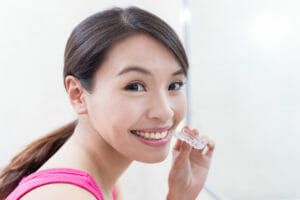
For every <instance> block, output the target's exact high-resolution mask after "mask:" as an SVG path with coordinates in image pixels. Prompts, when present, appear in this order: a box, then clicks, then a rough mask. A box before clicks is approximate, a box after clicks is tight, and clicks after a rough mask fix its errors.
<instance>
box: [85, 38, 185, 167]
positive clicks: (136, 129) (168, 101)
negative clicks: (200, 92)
mask: <svg viewBox="0 0 300 200" xmlns="http://www.w3.org/2000/svg"><path fill="white" fill-rule="evenodd" d="M184 81H185V75H184V73H183V69H182V67H180V65H179V63H178V62H177V60H176V58H175V57H174V55H173V54H172V53H171V52H170V51H169V50H168V49H167V48H166V47H164V46H163V45H162V44H161V43H159V42H158V41H157V40H155V39H153V38H152V37H150V36H147V35H145V34H137V35H133V36H130V37H127V38H125V39H123V40H121V41H120V42H118V43H117V44H115V45H113V46H112V48H111V49H110V50H109V52H108V55H107V58H106V60H105V61H104V63H103V64H102V65H101V67H100V69H99V70H98V71H97V73H96V74H95V77H94V90H93V92H92V93H91V94H90V95H88V96H87V100H86V101H87V109H88V117H89V120H90V123H91V124H92V126H93V128H94V129H95V130H97V132H98V133H99V134H100V135H101V136H102V138H103V139H104V140H105V141H106V142H107V143H108V144H109V145H111V146H112V147H113V148H114V149H115V150H117V151H118V152H119V153H121V154H122V155H124V156H126V157H128V158H129V159H131V160H137V161H141V162H148V163H154V162H160V161H163V160H164V159H165V158H166V157H167V155H168V152H169V147H170V139H171V137H170V135H169V134H167V135H166V133H167V131H168V130H172V129H175V128H176V127H177V125H178V124H179V122H180V121H181V120H182V119H183V118H184V115H185V113H186V96H185V92H184V88H183V87H182V83H183V82H184ZM138 134H139V135H138Z"/></svg>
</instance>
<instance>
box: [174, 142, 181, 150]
mask: <svg viewBox="0 0 300 200" xmlns="http://www.w3.org/2000/svg"><path fill="white" fill-rule="evenodd" d="M181 143H182V141H181V140H179V139H177V141H176V144H175V145H174V147H173V150H175V151H179V150H180V146H181Z"/></svg>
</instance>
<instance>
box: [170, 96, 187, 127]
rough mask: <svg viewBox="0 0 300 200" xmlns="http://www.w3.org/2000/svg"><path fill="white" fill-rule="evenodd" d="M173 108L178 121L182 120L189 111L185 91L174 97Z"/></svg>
mask: <svg viewBox="0 0 300 200" xmlns="http://www.w3.org/2000/svg"><path fill="white" fill-rule="evenodd" d="M173 109H174V112H175V115H176V119H177V121H178V122H180V121H181V120H183V119H184V116H185V115H186V111H187V101H186V96H185V94H184V93H183V94H182V95H180V96H177V97H174V102H173Z"/></svg>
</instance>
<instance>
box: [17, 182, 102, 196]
mask: <svg viewBox="0 0 300 200" xmlns="http://www.w3.org/2000/svg"><path fill="white" fill-rule="evenodd" d="M40 199H43V200H53V199H55V200H65V199H72V200H82V199H86V200H97V198H96V197H95V196H94V195H93V194H92V193H90V192H89V191H87V190H85V189H83V188H81V187H79V186H76V185H73V184H67V183H51V184H47V185H43V186H39V187H37V188H35V189H33V190H31V191H30V192H28V193H27V194H25V195H24V196H23V197H22V198H21V199H20V200H40Z"/></svg>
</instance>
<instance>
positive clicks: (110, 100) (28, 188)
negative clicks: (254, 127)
mask: <svg viewBox="0 0 300 200" xmlns="http://www.w3.org/2000/svg"><path fill="white" fill-rule="evenodd" d="M187 70H188V61H187V57H186V54H185V51H184V48H183V46H182V44H181V42H180V40H179V39H178V36H177V35H176V33H175V32H174V31H173V30H172V29H171V28H170V27H169V26H168V25H167V24H166V23H165V22H163V21H162V20H161V19H159V18H158V17H157V16H154V15H153V14H151V13H149V12H147V11H144V10H142V9H139V8H136V7H129V8H126V9H121V8H113V9H109V10H105V11H103V12H99V13H96V14H94V15H92V16H90V17H88V18H87V19H85V20H84V21H82V22H81V23H80V24H79V25H78V26H77V27H75V29H74V30H73V32H72V33H71V36H70V38H69V40H68V42H67V45H66V50H65V59H64V84H65V88H66V91H67V93H68V96H69V100H70V102H71V104H72V106H73V108H74V110H75V112H76V113H77V115H78V119H77V120H76V121H74V122H72V123H70V124H68V125H65V126H64V127H62V128H60V129H59V130H56V131H54V132H53V133H51V134H49V135H47V136H46V137H44V138H41V139H39V140H37V141H35V142H33V143H32V144H30V145H29V146H28V147H27V148H26V149H25V150H24V151H22V152H21V153H19V154H18V155H17V156H15V157H14V158H13V159H12V161H11V163H9V165H8V166H7V167H5V168H4V170H3V171H2V173H1V177H0V178H1V183H0V194H1V196H0V199H1V200H2V199H5V198H6V199H7V200H15V199H22V200H35V199H44V200H47V199H49V200H50V199H58V200H59V199H91V200H92V199H105V200H108V199H116V198H117V199H120V195H119V193H118V187H117V182H118V179H119V177H120V176H121V175H122V173H123V172H124V171H125V170H126V169H127V168H128V166H129V165H130V163H131V162H132V161H133V160H136V161H140V162H145V163H155V162H161V161H163V160H164V159H165V158H166V157H167V155H168V152H169V148H170V140H171V134H170V131H172V130H175V129H176V127H177V126H178V124H179V122H180V121H182V120H183V118H184V115H185V113H186V97H185V93H184V89H183V85H184V82H185V79H186V76H187ZM187 128H189V127H187ZM192 131H193V132H194V133H195V134H198V132H197V130H196V129H193V130H192ZM205 137H206V139H207V140H208V141H209V142H208V144H207V147H206V148H205V150H197V149H194V148H192V147H191V146H190V145H189V144H187V143H185V142H182V141H180V140H178V141H177V143H176V144H175V146H174V148H173V164H172V168H171V170H170V174H169V179H168V184H169V192H168V194H167V199H170V200H176V199H181V200H182V199H185V200H190V199H195V198H196V197H197V195H198V194H199V192H200V191H201V189H202V188H203V186H204V183H205V180H206V177H207V174H208V170H209V165H210V160H211V158H212V153H213V150H214V142H213V141H212V140H210V139H209V138H208V137H207V136H205Z"/></svg>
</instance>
